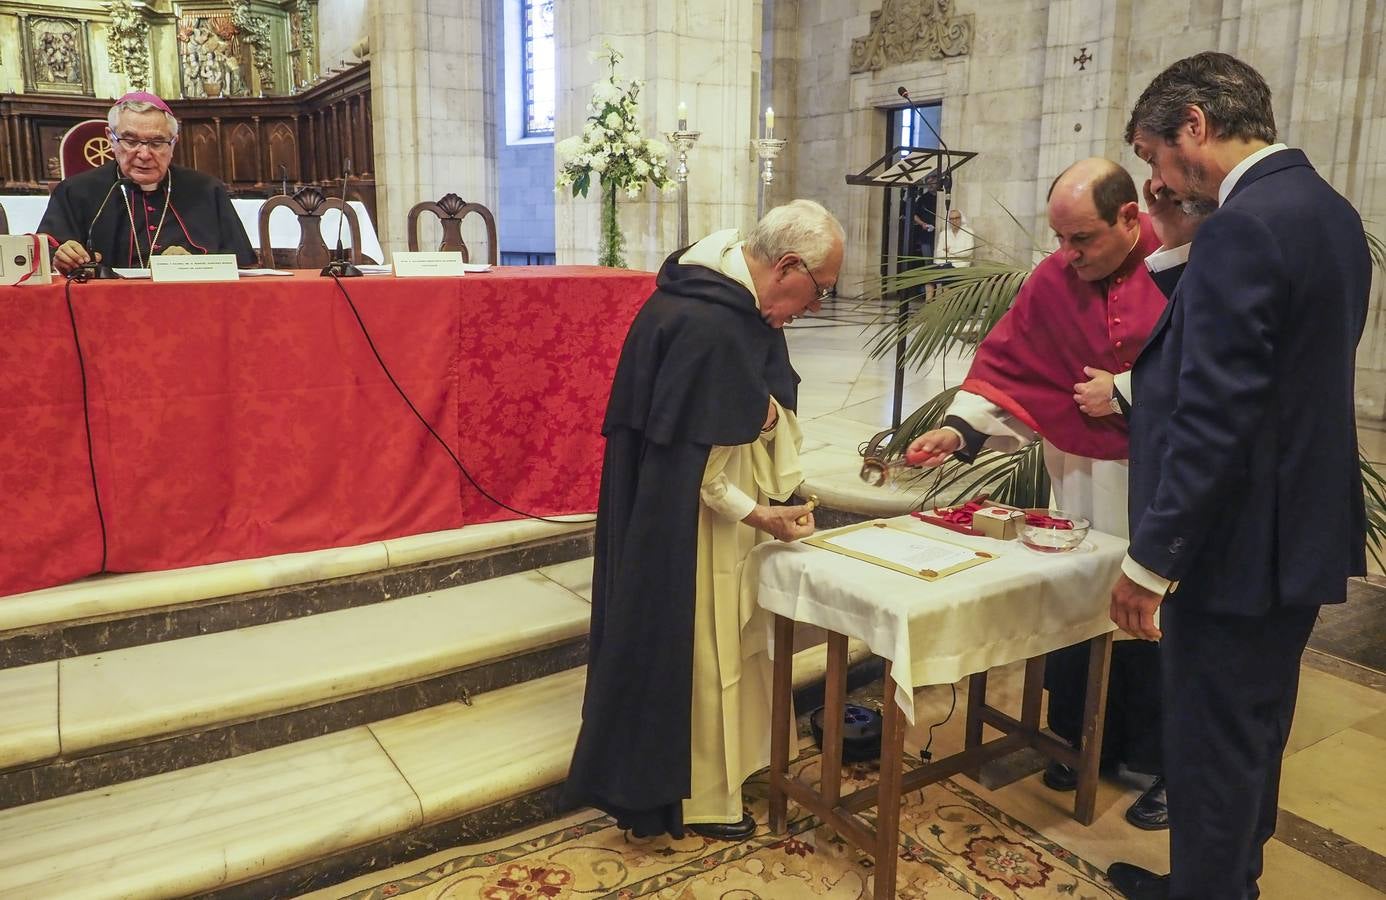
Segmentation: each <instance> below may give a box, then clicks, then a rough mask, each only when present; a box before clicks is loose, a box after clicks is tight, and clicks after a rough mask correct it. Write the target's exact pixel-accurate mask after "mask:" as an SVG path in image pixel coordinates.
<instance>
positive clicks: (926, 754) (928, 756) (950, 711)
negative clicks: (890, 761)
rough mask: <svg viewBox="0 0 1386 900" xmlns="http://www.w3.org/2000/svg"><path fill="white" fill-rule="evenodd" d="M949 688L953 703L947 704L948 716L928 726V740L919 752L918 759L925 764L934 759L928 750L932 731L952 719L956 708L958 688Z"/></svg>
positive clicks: (954, 685) (953, 686)
mask: <svg viewBox="0 0 1386 900" xmlns="http://www.w3.org/2000/svg"><path fill="white" fill-rule="evenodd" d="M949 687H950V688H952V689H953V702H952V703H950V704H948V715H946V716H944V717H943V718H942V719H940V720H939V721H937V722H935V723H934V724H932V725H930V726H929V739H928V740H927V741H926V742H925V743H924V749H923V750H920V751H919V758H920V759H922V760H924V761H925V762H928V761H929V760H931V759H933V758H934V755H933V754H932V753H930V752H929V748H930V747H932V746H933V745H934V729H935V728H938V727H939V726H940V725H945V724H947V722H948V720H949V719H951V718H953V710H955V709H957V708H958V686H957V685H956V684H950V685H949Z"/></svg>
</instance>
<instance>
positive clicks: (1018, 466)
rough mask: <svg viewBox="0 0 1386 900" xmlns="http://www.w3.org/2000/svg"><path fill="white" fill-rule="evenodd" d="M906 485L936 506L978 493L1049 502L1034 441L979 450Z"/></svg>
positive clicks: (1023, 503) (1020, 502) (1014, 501)
mask: <svg viewBox="0 0 1386 900" xmlns="http://www.w3.org/2000/svg"><path fill="white" fill-rule="evenodd" d="M902 427H903V426H902ZM910 487H922V488H923V495H924V497H926V498H927V500H926V502H930V503H933V504H935V505H939V506H952V505H953V504H956V503H963V502H965V501H967V500H971V499H972V498H973V497H975V496H977V495H978V494H981V493H985V494H986V495H987V496H988V497H990V498H991V499H993V500H996V501H998V502H1000V503H1009V504H1010V505H1012V506H1020V507H1031V506H1047V505H1048V504H1049V472H1048V470H1047V469H1046V468H1045V467H1044V447H1043V445H1042V444H1041V443H1040V442H1038V441H1036V442H1034V443H1030V444H1027V445H1025V446H1024V447H1022V448H1021V449H1019V450H1016V451H1015V452H1013V453H1000V452H997V451H994V450H986V451H983V452H982V453H981V454H979V455H978V456H977V459H976V461H975V462H973V463H971V464H967V463H961V462H948V463H944V464H943V465H942V466H939V467H938V468H937V469H930V470H927V471H922V472H920V473H919V474H917V475H915V476H914V478H913V479H911V481H910Z"/></svg>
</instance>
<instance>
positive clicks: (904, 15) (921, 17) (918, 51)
mask: <svg viewBox="0 0 1386 900" xmlns="http://www.w3.org/2000/svg"><path fill="white" fill-rule="evenodd" d="M952 6H953V0H885V2H884V3H883V4H882V6H881V9H880V11H879V12H873V13H872V14H871V33H870V34H868V35H867V36H866V37H864V38H857V39H856V40H854V41H852V57H851V63H850V69H851V72H852V73H853V74H856V73H858V72H875V71H878V70H880V69H882V68H884V67H886V66H891V65H898V64H900V63H905V62H912V61H914V60H917V59H926V58H927V59H944V58H945V57H950V56H965V55H966V54H968V53H970V52H971V50H972V34H973V27H972V15H971V14H970V13H969V14H967V15H961V16H955V15H953V14H952Z"/></svg>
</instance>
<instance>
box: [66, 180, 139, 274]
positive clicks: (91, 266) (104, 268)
mask: <svg viewBox="0 0 1386 900" xmlns="http://www.w3.org/2000/svg"><path fill="white" fill-rule="evenodd" d="M125 181H126V179H125V177H124V176H120V177H117V178H116V180H115V183H114V184H112V185H111V186H110V187H109V188H107V189H106V196H105V197H102V198H101V205H100V206H98V207H97V208H96V215H94V216H92V217H91V224H90V225H88V226H87V241H86V243H85V244H83V245H82V246H83V247H85V248H86V251H87V261H86V262H84V263H82V264H81V265H80V266H76V267H74V268H73V269H72V270H71V271H70V272H68V273H67V280H68V281H76V282H79V283H84V282H87V281H110V280H112V279H116V278H119V277H120V276H119V275H117V274H116V273H115V270H114V269H112V268H111V267H110V266H109V265H108V264H106V263H105V262H103V261H101V260H98V259H97V258H96V248H95V246H94V243H93V240H92V236H93V234H95V232H96V221H97V219H100V218H101V213H102V212H104V211H105V209H106V204H107V203H108V202H110V199H111V194H113V193H115V189H116V188H121V196H122V197H123V196H124V195H125V189H124V188H123V187H121V186H122V185H124V184H125Z"/></svg>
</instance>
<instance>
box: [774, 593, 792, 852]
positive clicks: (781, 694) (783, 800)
mask: <svg viewBox="0 0 1386 900" xmlns="http://www.w3.org/2000/svg"><path fill="white" fill-rule="evenodd" d="M771 696H772V698H773V699H772V701H771V709H770V830H771V831H772V832H774V833H775V834H783V833H784V832H785V830H786V828H787V827H788V816H789V796H788V795H787V794H786V793H785V790H784V782H785V779H786V778H788V777H789V736H790V734H791V733H792V732H793V729H794V722H793V721H792V720H793V716H794V711H793V706H794V620H793V619H789V618H786V617H785V616H775V670H774V683H773V686H772V688H771Z"/></svg>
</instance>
